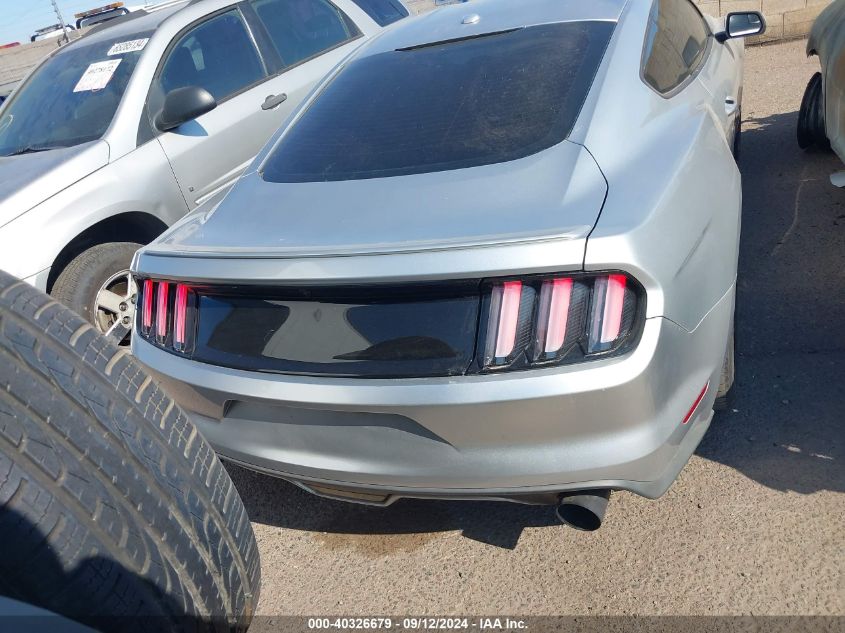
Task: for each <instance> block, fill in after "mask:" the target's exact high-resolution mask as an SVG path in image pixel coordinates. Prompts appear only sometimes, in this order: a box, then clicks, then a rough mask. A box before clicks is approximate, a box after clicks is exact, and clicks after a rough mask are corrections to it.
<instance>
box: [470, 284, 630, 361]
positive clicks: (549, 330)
mask: <svg viewBox="0 0 845 633" xmlns="http://www.w3.org/2000/svg"><path fill="white" fill-rule="evenodd" d="M486 287H487V290H486V292H485V294H486V297H487V299H486V301H485V304H484V305H485V309H486V312H487V316H486V319H485V321H484V322H486V328H485V329H484V330H483V331H482V333H481V337H482V341H481V344H482V345H483V347H481V349H482V350H483V357H482V358H483V360H482V362H481V366H480V369H481V370H482V371H497V370H508V369H526V368H530V367H537V366H543V365H548V364H555V363H567V362H577V361H578V360H588V359H590V358H595V357H600V356H606V355H608V354H612V353H616V352H619V351H621V350H624V349H627V347H628V346H629V345H630V344H631V343H632V342H633V339H634V338H635V337H636V335H637V333H638V330H639V322H640V321H641V315H642V313H643V311H642V307H643V304H644V294H643V292H642V290H641V288H640V286H639V284H637V283H636V282H635V281H634V280H633V279H632V278H630V277H628V276H627V275H625V274H623V273H606V274H596V275H553V276H543V277H530V278H524V279H519V280H511V279H509V280H501V281H499V280H491V281H490V282H488V284H487V286H486Z"/></svg>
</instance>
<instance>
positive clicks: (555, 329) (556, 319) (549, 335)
mask: <svg viewBox="0 0 845 633" xmlns="http://www.w3.org/2000/svg"><path fill="white" fill-rule="evenodd" d="M542 292H550V293H551V296H550V297H549V320H548V322H547V324H546V344H545V349H544V350H543V351H545V352H546V353H550V352H557V351H558V350H560V348H561V347H563V341H564V340H565V339H566V322H567V320H568V319H569V303H570V300H571V298H572V279H570V278H564V279H554V280H552V281H551V282H546V283H545V284H543V290H542ZM541 301H542V298H541Z"/></svg>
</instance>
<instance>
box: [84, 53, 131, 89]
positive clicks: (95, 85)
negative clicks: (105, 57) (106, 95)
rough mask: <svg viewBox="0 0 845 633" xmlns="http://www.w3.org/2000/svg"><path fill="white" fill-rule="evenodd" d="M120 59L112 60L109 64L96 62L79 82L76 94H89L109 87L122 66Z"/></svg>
mask: <svg viewBox="0 0 845 633" xmlns="http://www.w3.org/2000/svg"><path fill="white" fill-rule="evenodd" d="M120 61H121V60H119V59H112V60H110V61H107V62H96V63H94V64H91V65H90V66H88V68H87V69H86V70H85V74H83V75H82V78H81V79H80V80H79V81H78V82H77V84H76V87H75V88H74V89H73V91H74V92H88V91H92V90H102V89H103V88H105V87H106V86H108V85H109V82H110V81H111V78H112V75H114V71H115V70H117V67H118V66H119V65H120Z"/></svg>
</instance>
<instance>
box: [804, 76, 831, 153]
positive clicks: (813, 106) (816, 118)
mask: <svg viewBox="0 0 845 633" xmlns="http://www.w3.org/2000/svg"><path fill="white" fill-rule="evenodd" d="M814 145H815V146H817V147H820V148H822V149H829V148H830V141H829V140H828V138H827V133H826V132H825V127H824V94H823V92H822V74H821V73H816V74H815V75H813V76H812V77H811V78H810V81H809V83H808V84H807V88H806V89H805V90H804V97H803V98H802V99H801V109H800V110H799V111H798V146H799V147H800V148H801V149H807V148H809V147H812V146H814Z"/></svg>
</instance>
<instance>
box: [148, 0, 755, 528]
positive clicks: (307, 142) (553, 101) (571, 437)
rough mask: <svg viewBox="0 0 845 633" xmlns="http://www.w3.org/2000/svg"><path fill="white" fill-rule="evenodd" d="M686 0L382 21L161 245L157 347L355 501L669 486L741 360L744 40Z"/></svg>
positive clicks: (539, 497) (266, 441)
mask: <svg viewBox="0 0 845 633" xmlns="http://www.w3.org/2000/svg"><path fill="white" fill-rule="evenodd" d="M763 28H764V25H763V22H762V19H761V18H760V16H759V14H756V13H743V14H734V16H732V17H730V18H729V19H728V20H727V24H725V22H724V21H723V22H721V23H719V22H716V21H715V20H711V19H709V18H705V17H704V16H702V15H701V14H700V13H699V11H698V10H697V9H696V7H695V5H693V4H692V3H691V2H689V1H688V0H655V1H654V2H653V3H649V2H626V1H625V0H595V1H594V2H589V3H585V2H578V1H575V0H567V1H559V0H530V1H526V2H519V3H516V2H508V1H505V0H486V1H485V0H480V1H478V2H474V3H472V4H469V5H455V6H451V7H447V8H443V9H440V10H437V11H434V12H433V13H431V14H428V15H425V16H422V17H420V18H415V19H412V20H408V21H406V22H405V23H404V24H400V25H398V26H397V27H396V28H394V29H392V30H390V31H388V32H385V33H384V34H383V35H381V36H380V37H378V38H375V39H374V40H373V41H371V42H370V43H368V44H367V45H365V46H364V47H362V48H361V49H360V50H359V51H358V52H357V53H356V54H354V55H353V56H352V57H351V58H350V59H348V60H347V61H346V62H345V63H344V64H343V65H342V66H341V67H340V68H338V69H337V70H336V71H335V72H334V73H332V74H331V75H330V76H329V77H328V78H327V79H326V80H325V81H324V82H323V83H322V84H321V86H320V87H319V88H318V89H317V90H316V92H315V94H314V95H313V96H312V98H310V99H309V100H308V101H307V102H306V103H304V104H303V106H302V107H301V108H299V109H298V111H297V112H296V114H295V115H294V116H293V117H292V119H291V120H290V121H289V123H288V124H287V125H286V126H285V127H284V128H283V129H282V130H281V131H280V132H279V133H278V134H277V135H276V137H275V138H274V139H273V140H272V141H271V143H270V144H269V145H268V146H267V148H265V150H264V151H263V152H262V153H261V154H260V155H259V157H258V158H257V159H256V161H255V163H254V164H253V165H252V166H251V167H250V168H249V169H248V170H247V172H246V173H245V174H244V175H243V176H242V178H241V179H240V181H239V182H238V183H237V184H236V185H235V187H234V188H233V190H232V191H231V192H230V193H229V194H228V195H227V196H226V198H225V200H223V201H222V202H221V203H220V204H216V205H211V206H207V207H206V208H203V209H200V210H199V211H198V212H196V213H194V214H192V215H191V216H189V217H187V218H185V219H184V220H183V221H181V222H180V223H179V224H178V225H176V226H175V227H174V228H172V229H171V230H170V231H169V232H167V233H166V234H165V235H164V236H162V237H161V238H160V239H158V240H157V241H156V242H154V243H153V244H151V245H149V246H148V247H146V248H144V249H143V250H142V251H140V253H139V254H138V255H137V256H136V258H135V261H134V264H133V271H134V273H135V274H136V275H137V278H138V279H139V283H140V286H141V299H140V301H141V303H140V305H141V308H140V310H139V311H138V313H137V319H138V320H137V328H138V331H140V334H141V335H140V336H136V337H135V338H134V340H133V350H134V352H135V354H137V356H138V357H139V358H140V359H141V360H142V361H143V362H144V363H146V364H147V365H149V366H150V367H152V368H153V369H154V370H155V371H157V372H158V373H159V374H160V376H161V377H162V378H163V379H164V381H165V382H167V383H168V384H169V385H170V387H171V389H172V390H173V393H174V394H175V395H176V396H177V398H179V399H180V400H181V402H182V404H183V405H185V406H186V407H187V408H189V409H190V410H192V411H193V412H194V420H195V422H196V423H197V425H198V426H199V427H200V429H201V430H202V432H203V433H204V434H205V436H206V437H207V438H208V439H209V440H210V441H211V443H212V444H213V445H214V446H215V447H216V449H217V450H218V451H219V452H220V453H221V454H222V455H223V456H224V457H226V458H228V459H230V460H232V461H235V462H238V463H240V464H243V465H245V466H247V467H249V468H253V469H257V470H259V471H262V472H266V473H269V474H272V475H276V476H279V477H282V478H284V479H288V480H291V481H293V482H295V483H297V484H298V485H300V486H302V487H303V488H306V489H307V490H310V491H312V492H315V493H317V494H320V495H325V496H329V497H333V498H339V499H345V500H350V501H356V502H361V503H370V504H375V505H387V504H389V503H391V502H392V501H394V500H395V499H397V498H401V497H420V498H457V499H479V498H488V499H489V498H493V499H503V500H511V501H519V502H526V503H549V504H558V514H559V516H560V517H561V518H562V519H563V520H564V521H566V522H568V523H570V524H571V525H574V526H575V527H578V528H582V529H595V528H596V527H598V526H599V525H600V523H601V520H602V516H603V514H604V510H605V507H606V505H607V499H608V497H609V494H610V490H612V489H624V490H630V491H633V492H635V493H639V494H641V495H645V496H647V497H658V496H660V495H661V494H663V492H665V491H666V490H667V488H668V487H669V486H670V485H671V483H672V481H673V480H674V479H675V478H676V476H677V475H678V473H679V471H680V470H681V468H683V466H684V464H685V463H686V462H687V460H688V459H689V457H690V455H691V454H692V453H693V451H694V450H695V448H696V446H697V445H698V443H699V441H700V440H701V438H702V436H703V435H704V433H705V431H706V430H707V427H708V425H709V424H710V420H711V417H712V415H713V411H712V409H713V406H714V403H715V402H716V401H717V399H720V402H723V401H724V398H726V397H727V394H728V390H729V389H730V387H731V383H732V381H733V345H732V341H733V339H732V323H733V313H734V291H735V282H736V273H737V249H738V243H739V230H740V208H741V188H740V174H739V170H738V169H737V165H736V162H735V160H734V156H733V154H732V150H733V149H734V146H735V142H736V140H737V131H738V127H739V110H740V97H741V92H742V83H741V72H742V59H743V47H742V41H741V40H740V39H738V38H739V37H741V36H744V35H750V34H754V33H758V32H761V31H762V30H763Z"/></svg>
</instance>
